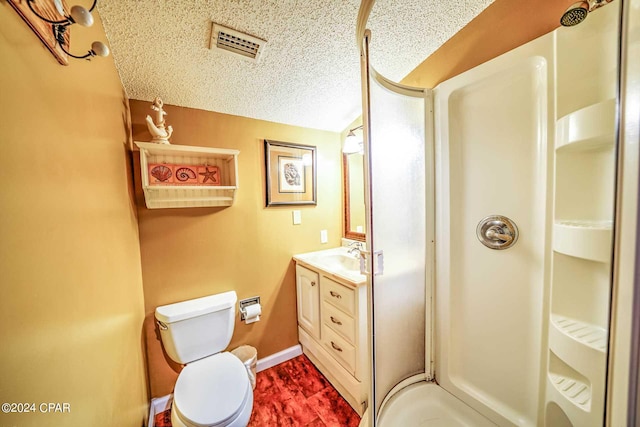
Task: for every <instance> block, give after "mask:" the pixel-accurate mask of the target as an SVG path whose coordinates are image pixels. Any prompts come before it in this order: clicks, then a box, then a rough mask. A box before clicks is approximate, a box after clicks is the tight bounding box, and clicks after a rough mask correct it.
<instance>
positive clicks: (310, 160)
mask: <svg viewBox="0 0 640 427" xmlns="http://www.w3.org/2000/svg"><path fill="white" fill-rule="evenodd" d="M264 160H265V187H266V206H267V207H269V206H279V205H316V204H317V197H316V194H317V192H316V163H317V162H316V147H315V146H311V145H302V144H292V143H288V142H280V141H273V140H268V139H265V140H264Z"/></svg>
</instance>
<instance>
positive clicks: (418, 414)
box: [378, 382, 495, 427]
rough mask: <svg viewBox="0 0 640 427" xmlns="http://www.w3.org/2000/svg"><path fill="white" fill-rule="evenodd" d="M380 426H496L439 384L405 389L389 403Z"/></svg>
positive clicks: (415, 385)
mask: <svg viewBox="0 0 640 427" xmlns="http://www.w3.org/2000/svg"><path fill="white" fill-rule="evenodd" d="M378 425H379V427H397V426H407V427H494V426H495V424H493V423H492V422H491V421H489V420H488V419H486V418H485V417H484V416H482V415H481V414H480V413H478V412H476V411H475V410H473V409H472V408H470V407H469V406H467V405H465V404H464V403H462V402H461V401H460V400H458V399H457V398H455V397H454V396H453V395H451V394H449V393H448V392H446V391H445V390H444V389H443V388H441V387H440V386H438V385H437V384H435V383H427V382H420V383H417V384H412V385H410V386H408V387H405V388H403V389H402V390H400V391H399V392H398V393H396V394H395V395H393V397H392V398H391V399H389V401H388V402H387V404H386V405H385V407H384V410H383V411H382V415H381V416H380V417H379V420H378Z"/></svg>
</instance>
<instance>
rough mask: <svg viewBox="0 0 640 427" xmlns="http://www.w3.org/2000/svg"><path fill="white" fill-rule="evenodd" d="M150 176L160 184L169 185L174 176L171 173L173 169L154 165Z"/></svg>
mask: <svg viewBox="0 0 640 427" xmlns="http://www.w3.org/2000/svg"><path fill="white" fill-rule="evenodd" d="M149 175H151V176H152V177H154V178H155V179H157V180H158V181H159V182H162V183H167V182H170V181H169V180H170V178H171V176H172V175H173V172H171V168H170V167H168V166H165V165H153V168H151V171H150V172H149Z"/></svg>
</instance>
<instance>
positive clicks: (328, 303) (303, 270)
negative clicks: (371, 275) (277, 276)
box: [296, 259, 368, 415]
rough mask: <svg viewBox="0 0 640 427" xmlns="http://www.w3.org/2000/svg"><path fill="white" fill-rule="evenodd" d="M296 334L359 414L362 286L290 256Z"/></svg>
mask: <svg viewBox="0 0 640 427" xmlns="http://www.w3.org/2000/svg"><path fill="white" fill-rule="evenodd" d="M296 291H297V302H298V337H299V340H300V343H301V344H302V349H303V352H304V353H305V355H307V357H309V359H311V361H312V362H313V363H314V364H315V365H316V367H317V368H318V369H319V370H320V371H321V372H322V373H323V374H324V376H325V377H327V379H328V380H329V381H330V382H331V384H332V385H333V386H334V387H335V388H336V390H338V392H339V393H340V394H341V395H342V396H343V397H344V398H345V400H346V401H347V402H349V404H350V405H351V406H352V407H353V408H354V409H355V410H356V412H358V414H360V415H362V413H363V412H364V407H363V406H364V405H363V402H365V401H366V395H367V389H368V385H367V384H368V383H367V381H366V375H365V371H366V366H367V365H366V351H367V348H366V287H365V282H364V281H362V282H360V283H354V282H351V281H349V280H345V279H344V278H342V277H339V276H337V275H335V274H332V273H330V272H327V271H324V270H322V269H320V268H317V267H315V266H313V265H309V264H306V263H304V262H302V261H300V260H297V259H296Z"/></svg>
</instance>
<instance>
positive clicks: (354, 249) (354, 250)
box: [347, 242, 363, 258]
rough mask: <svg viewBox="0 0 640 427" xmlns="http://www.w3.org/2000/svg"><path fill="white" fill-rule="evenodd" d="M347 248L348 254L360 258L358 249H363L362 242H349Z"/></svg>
mask: <svg viewBox="0 0 640 427" xmlns="http://www.w3.org/2000/svg"><path fill="white" fill-rule="evenodd" d="M347 246H348V247H349V250H348V251H347V252H348V253H349V255H354V254H355V256H356V258H360V251H361V250H362V249H363V244H362V242H351V243H349V244H348V245H347Z"/></svg>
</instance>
